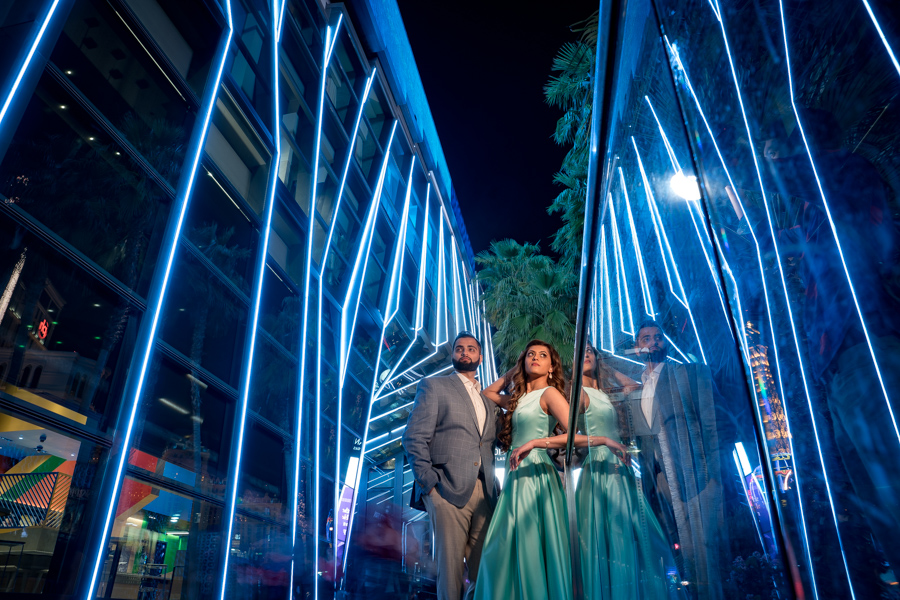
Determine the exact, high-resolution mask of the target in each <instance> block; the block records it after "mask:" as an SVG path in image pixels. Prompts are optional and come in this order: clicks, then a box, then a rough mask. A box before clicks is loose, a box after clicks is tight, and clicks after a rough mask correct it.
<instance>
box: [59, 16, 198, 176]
mask: <svg viewBox="0 0 900 600" xmlns="http://www.w3.org/2000/svg"><path fill="white" fill-rule="evenodd" d="M163 18H165V17H163ZM169 24H170V25H171V23H169ZM168 33H169V35H172V34H174V35H178V34H177V32H175V31H174V28H173V30H172V31H170V32H168ZM182 41H183V40H182ZM190 54H191V51H190V49H188V55H187V62H188V63H190ZM51 61H52V62H53V63H54V64H55V65H56V66H57V67H58V68H59V69H60V70H61V71H63V73H65V75H66V76H67V77H68V78H69V79H70V80H71V81H72V83H73V84H75V85H76V86H77V87H78V89H79V90H81V92H82V93H84V94H85V95H86V96H87V97H88V99H89V100H90V101H91V102H92V103H93V104H94V105H95V106H96V107H97V108H99V109H100V111H101V112H102V113H103V114H104V115H105V116H106V118H107V119H109V120H110V122H111V123H112V124H113V125H114V126H115V127H117V128H118V129H119V130H120V131H121V132H122V133H123V134H124V135H125V137H126V138H128V140H129V141H130V142H131V143H132V144H134V145H135V146H136V147H137V149H138V151H140V152H141V153H142V154H143V155H144V156H145V158H146V159H147V160H148V161H149V162H150V164H152V165H153V166H154V167H155V168H156V170H157V171H159V173H160V174H161V175H162V176H163V177H165V178H166V179H167V180H168V181H169V182H170V183H171V184H172V185H173V186H174V185H175V184H176V182H177V180H178V175H179V172H180V170H181V163H182V161H183V160H184V152H185V147H186V145H187V141H188V138H189V137H190V132H191V128H192V127H193V123H194V112H193V110H192V109H191V107H190V105H189V104H188V103H187V102H186V101H185V99H184V98H183V97H182V95H181V92H180V91H179V90H178V89H177V88H176V87H175V86H174V85H173V84H172V83H171V81H170V79H169V75H167V74H166V73H165V72H164V71H162V69H161V68H160V66H159V64H158V62H157V61H156V60H155V59H154V58H153V57H151V56H150V55H148V54H147V52H146V50H145V49H144V48H143V47H142V45H141V43H140V42H139V41H138V40H137V38H135V36H134V35H133V34H132V33H131V32H130V31H129V30H128V29H126V25H125V23H124V22H123V21H122V19H121V17H120V16H119V15H118V14H117V13H116V12H115V11H114V10H113V8H112V6H110V5H109V4H108V3H106V2H101V1H99V0H80V1H79V2H76V3H75V4H74V6H73V7H72V11H71V12H70V13H69V19H68V21H66V25H65V27H64V28H63V34H62V35H61V36H60V37H59V41H58V42H57V44H56V47H55V48H54V50H53V54H52V55H51ZM175 62H176V63H177V64H180V63H179V61H178V59H177V58H176V60H175ZM185 71H186V69H185ZM185 74H186V73H185Z"/></svg>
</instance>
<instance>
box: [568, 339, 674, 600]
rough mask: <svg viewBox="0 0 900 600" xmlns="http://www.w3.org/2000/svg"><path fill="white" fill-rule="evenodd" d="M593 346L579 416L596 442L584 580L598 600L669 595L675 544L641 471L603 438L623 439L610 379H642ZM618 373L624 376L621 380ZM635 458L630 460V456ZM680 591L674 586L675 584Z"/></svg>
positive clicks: (588, 483)
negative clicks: (605, 360)
mask: <svg viewBox="0 0 900 600" xmlns="http://www.w3.org/2000/svg"><path fill="white" fill-rule="evenodd" d="M598 358H599V357H598V356H597V354H596V350H594V349H593V348H591V347H588V353H587V356H586V358H585V364H584V373H585V376H584V380H583V385H584V394H583V395H582V404H583V407H582V413H581V416H580V419H579V421H580V422H579V432H578V433H579V434H581V435H578V436H576V442H577V441H579V440H581V441H583V442H587V443H586V444H583V443H577V445H579V446H581V445H588V446H589V449H588V455H587V458H586V459H585V461H584V464H583V466H582V471H581V476H580V478H579V482H578V486H577V489H576V494H575V502H576V507H577V515H578V516H577V522H578V532H579V536H580V540H579V541H580V545H581V566H582V569H581V570H582V581H583V584H584V591H585V597H586V598H589V599H590V600H638V599H644V598H654V599H657V598H658V599H665V598H668V597H669V593H670V592H669V588H668V586H667V583H666V572H667V570H669V569H674V561H673V558H672V556H671V553H670V552H669V550H668V543H667V541H666V538H665V535H664V534H663V531H662V528H661V527H660V525H659V521H658V520H657V519H656V515H654V514H653V512H652V511H651V510H650V507H649V505H648V503H647V500H646V498H645V497H644V494H642V493H641V492H640V490H639V489H638V485H637V480H636V479H635V475H634V471H633V470H632V469H631V468H630V467H629V466H626V465H625V464H624V463H623V462H622V461H621V460H620V458H619V456H616V455H615V454H614V453H613V452H612V450H611V447H616V446H617V445H616V444H607V445H598V441H597V440H598V438H604V439H611V440H614V441H615V442H619V441H620V436H619V427H618V417H617V413H616V410H615V408H614V407H613V404H612V402H611V401H610V398H609V396H608V395H607V394H606V393H605V392H603V391H602V390H601V389H599V388H600V387H601V386H602V385H603V384H604V383H610V384H611V385H613V386H616V387H618V386H625V388H626V391H627V390H628V389H629V387H630V386H631V385H635V386H636V385H637V383H636V382H632V381H631V380H629V379H627V378H624V379H625V380H624V381H623V377H624V376H622V375H621V374H620V373H616V372H613V371H612V370H610V369H608V368H604V365H603V364H602V361H600V360H598ZM616 380H618V381H616ZM629 462H630V461H629ZM671 589H672V593H673V594H674V589H675V588H674V586H673V587H672V588H671Z"/></svg>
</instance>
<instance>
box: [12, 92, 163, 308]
mask: <svg viewBox="0 0 900 600" xmlns="http://www.w3.org/2000/svg"><path fill="white" fill-rule="evenodd" d="M135 127H136V128H137V129H135V130H136V131H138V130H141V129H143V128H144V127H145V126H144V125H137V124H136V125H135ZM144 135H145V137H144V138H143V141H142V142H141V144H139V148H138V149H139V150H141V151H143V152H145V153H146V154H145V158H146V157H148V156H149V155H151V154H152V155H155V157H156V158H161V157H162V156H163V155H164V154H167V153H169V149H170V147H171V145H173V144H175V145H177V143H178V140H177V139H176V138H174V137H172V136H170V135H169V131H168V130H167V129H165V128H161V129H159V130H154V131H153V132H146V131H145V134H144ZM180 160H181V159H180V158H179V157H178V156H174V155H171V154H170V155H169V156H168V157H167V158H166V159H165V162H166V164H165V165H162V167H164V168H163V169H162V174H163V175H166V176H169V175H171V176H172V177H175V176H177V173H178V171H179V170H180V168H181V162H180ZM0 178H2V179H0V181H2V186H3V187H2V192H3V194H4V195H5V196H6V197H7V198H8V199H9V202H10V203H11V204H14V205H15V206H16V207H17V208H20V209H22V210H24V211H25V212H27V213H28V214H30V215H31V216H33V217H34V218H36V219H38V220H39V221H41V222H42V223H43V224H44V225H46V226H48V227H49V228H50V229H52V230H53V232H54V233H56V235H58V236H60V237H61V238H63V239H64V240H66V241H67V242H69V243H70V244H72V245H73V246H74V247H75V248H76V249H78V250H80V251H81V252H83V253H84V254H86V255H87V256H88V257H89V258H90V259H92V260H94V261H95V262H96V263H97V264H99V265H100V266H101V267H103V268H104V269H106V270H107V271H109V272H110V273H111V274H112V275H113V276H114V277H116V278H118V279H119V281H121V282H122V283H124V284H125V285H127V286H129V287H131V288H133V289H135V290H136V291H138V292H139V293H141V294H146V288H147V285H148V284H149V280H150V276H151V275H152V272H153V266H154V264H155V260H156V254H157V252H158V250H159V243H160V238H161V236H162V233H163V229H164V227H165V224H166V218H167V215H168V210H169V197H168V196H167V195H166V194H165V193H164V192H163V190H162V189H161V188H160V187H159V186H158V185H156V184H155V183H154V182H153V181H151V180H150V179H149V178H147V177H146V175H145V174H144V172H143V171H142V170H141V169H140V168H139V167H138V166H137V165H136V164H135V163H134V162H133V161H132V160H130V159H129V158H128V155H127V152H126V151H125V150H124V149H122V148H121V147H119V146H117V145H116V144H115V143H114V142H113V141H112V140H111V139H109V137H108V136H107V135H106V134H105V133H104V132H102V131H101V130H100V129H99V127H98V126H97V124H96V123H95V122H94V121H93V119H91V118H90V117H89V116H88V114H87V113H86V112H85V111H83V110H82V109H81V108H80V107H79V106H78V105H77V104H76V103H75V102H74V100H73V99H72V97H71V96H70V95H69V94H67V93H66V92H64V91H63V89H62V88H61V87H60V86H59V85H58V84H56V83H55V82H54V81H53V80H52V79H51V78H50V77H49V76H48V75H44V76H43V77H42V79H41V82H40V83H39V84H38V87H37V90H36V92H35V95H34V96H33V97H32V99H31V102H30V103H29V105H28V108H27V109H26V111H25V115H24V117H23V119H22V121H21V124H20V126H19V128H18V130H17V131H16V134H15V136H14V137H13V140H12V142H11V145H10V147H9V149H8V151H7V153H6V156H5V158H4V160H3V164H2V166H0ZM98 223H102V224H103V226H102V227H98V226H97V224H98Z"/></svg>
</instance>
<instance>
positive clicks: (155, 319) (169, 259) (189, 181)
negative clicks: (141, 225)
mask: <svg viewBox="0 0 900 600" xmlns="http://www.w3.org/2000/svg"><path fill="white" fill-rule="evenodd" d="M225 9H226V14H227V17H228V25H227V30H226V32H225V38H224V40H222V42H221V46H220V47H219V57H218V58H219V62H218V67H217V68H216V71H215V77H214V78H213V80H212V85H209V82H207V84H208V87H207V95H206V97H205V98H204V99H203V105H202V108H203V110H205V112H204V115H203V119H202V121H201V122H202V125H201V126H200V128H199V130H195V131H199V135H197V138H196V140H195V141H194V145H193V147H192V148H191V152H190V154H189V156H192V158H191V166H190V168H189V169H188V170H187V171H186V172H185V174H184V177H183V179H181V181H180V184H179V185H180V186H181V185H183V186H184V192H183V193H180V194H179V195H178V198H179V200H178V205H176V206H178V211H177V215H178V216H177V217H176V221H175V226H174V228H173V229H172V237H171V243H170V244H169V247H168V253H167V256H166V260H165V263H164V264H165V268H164V270H163V275H162V282H161V284H160V286H159V292H158V294H157V295H156V298H155V299H156V302H155V303H153V304H152V308H151V312H150V314H151V315H152V316H151V319H150V325H149V331H148V332H147V343H146V345H145V346H144V348H143V351H142V356H141V358H140V365H141V367H140V370H139V372H138V375H137V386H136V389H135V391H134V395H133V396H132V397H131V399H130V402H131V408H130V410H129V414H128V422H127V424H126V426H125V436H124V440H123V443H122V452H121V454H120V455H119V457H118V461H117V463H118V464H117V465H116V475H115V479H114V483H113V488H112V492H111V495H110V497H109V498H106V499H105V500H104V501H105V503H106V505H107V506H108V508H107V512H106V517H105V519H104V522H103V530H102V534H101V540H102V541H101V543H100V546H99V547H98V548H97V552H96V555H95V559H94V566H93V568H92V572H91V579H90V583H89V585H88V587H87V590H86V594H87V595H86V596H85V598H86V600H87V599H90V598H93V597H94V589H95V587H96V585H97V577H98V576H99V574H100V567H101V565H102V564H103V562H104V559H105V558H106V554H107V547H106V538H107V536H108V535H109V528H110V525H111V524H112V519H113V514H114V512H115V508H116V505H117V504H118V502H117V500H118V495H119V490H120V489H121V486H122V478H123V475H124V471H125V461H126V460H127V458H128V454H129V447H130V445H131V434H132V433H133V431H134V422H135V419H136V418H137V413H138V407H139V405H140V398H141V394H142V392H143V389H144V382H145V381H146V376H147V367H148V366H149V364H150V357H151V355H152V353H153V345H154V343H155V342H156V331H157V328H158V326H159V318H160V315H161V314H162V307H163V303H164V301H165V298H166V291H167V289H168V286H169V276H170V275H171V273H172V264H173V263H174V261H175V254H176V252H177V250H178V240H179V238H180V236H181V228H182V226H183V225H184V216H185V214H186V213H187V207H188V203H189V201H190V197H191V192H192V191H193V188H194V181H195V177H196V174H197V167H198V166H199V165H200V158H201V156H202V155H203V146H204V144H205V142H206V134H207V132H208V130H209V123H210V120H211V118H212V113H213V109H214V107H215V100H216V96H217V95H218V93H219V84H220V83H221V81H222V72H223V71H224V69H225V62H226V60H227V58H228V48H229V47H230V45H231V36H232V33H233V30H232V22H231V0H226V2H225ZM102 504H103V503H101V505H102Z"/></svg>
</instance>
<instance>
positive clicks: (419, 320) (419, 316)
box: [416, 183, 431, 334]
mask: <svg viewBox="0 0 900 600" xmlns="http://www.w3.org/2000/svg"><path fill="white" fill-rule="evenodd" d="M430 204H431V184H430V183H429V184H428V187H427V188H425V212H424V218H423V219H422V221H423V222H424V225H423V226H422V256H421V257H420V258H419V285H418V290H417V291H416V297H417V299H418V302H417V303H416V334H418V333H419V331H421V330H422V328H423V327H424V326H425V271H426V269H427V268H428V210H429V208H430Z"/></svg>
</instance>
